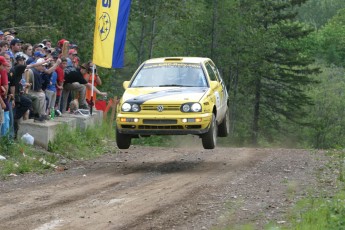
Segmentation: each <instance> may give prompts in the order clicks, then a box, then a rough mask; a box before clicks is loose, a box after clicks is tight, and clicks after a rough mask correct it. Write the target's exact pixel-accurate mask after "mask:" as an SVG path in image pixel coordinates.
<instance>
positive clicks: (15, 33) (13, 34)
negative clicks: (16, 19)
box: [8, 29, 18, 38]
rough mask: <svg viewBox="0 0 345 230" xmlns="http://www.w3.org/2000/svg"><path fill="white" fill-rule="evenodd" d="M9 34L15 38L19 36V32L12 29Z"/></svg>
mask: <svg viewBox="0 0 345 230" xmlns="http://www.w3.org/2000/svg"><path fill="white" fill-rule="evenodd" d="M8 32H10V34H11V35H12V36H13V37H14V38H15V37H16V36H17V35H18V33H17V31H16V30H15V29H10V30H9V31H8Z"/></svg>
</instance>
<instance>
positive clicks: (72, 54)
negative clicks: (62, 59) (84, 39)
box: [67, 49, 79, 68]
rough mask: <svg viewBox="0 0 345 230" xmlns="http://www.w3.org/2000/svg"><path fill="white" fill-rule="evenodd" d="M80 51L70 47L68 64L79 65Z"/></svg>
mask: <svg viewBox="0 0 345 230" xmlns="http://www.w3.org/2000/svg"><path fill="white" fill-rule="evenodd" d="M78 62H79V59H78V52H77V51H76V50H75V49H70V50H69V51H68V57H67V66H73V67H75V68H76V67H78Z"/></svg>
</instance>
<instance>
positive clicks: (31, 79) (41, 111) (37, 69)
mask: <svg viewBox="0 0 345 230" xmlns="http://www.w3.org/2000/svg"><path fill="white" fill-rule="evenodd" d="M45 63H47V61H46V60H44V59H43V58H40V59H38V60H37V61H36V64H37V65H35V66H34V67H32V68H30V69H28V71H27V73H26V75H25V80H26V82H27V83H29V85H30V86H29V89H28V97H29V98H30V99H31V101H32V107H33V113H34V121H35V122H45V120H47V119H48V117H47V115H46V96H45V93H44V92H43V90H42V77H41V75H42V73H43V72H44V71H45V66H44V64H45Z"/></svg>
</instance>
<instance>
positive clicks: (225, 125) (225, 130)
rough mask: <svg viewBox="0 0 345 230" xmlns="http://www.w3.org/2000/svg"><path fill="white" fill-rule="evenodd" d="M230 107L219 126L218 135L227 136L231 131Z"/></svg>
mask: <svg viewBox="0 0 345 230" xmlns="http://www.w3.org/2000/svg"><path fill="white" fill-rule="evenodd" d="M229 115H230V114H229V109H226V113H225V117H224V118H223V121H222V123H220V124H219V126H218V137H227V136H228V135H229V133H230V116H229Z"/></svg>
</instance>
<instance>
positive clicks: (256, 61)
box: [0, 0, 345, 149]
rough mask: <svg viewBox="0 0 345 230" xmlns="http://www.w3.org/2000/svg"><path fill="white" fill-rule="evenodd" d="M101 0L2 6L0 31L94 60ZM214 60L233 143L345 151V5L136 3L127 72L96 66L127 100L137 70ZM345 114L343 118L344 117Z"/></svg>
mask: <svg viewBox="0 0 345 230" xmlns="http://www.w3.org/2000/svg"><path fill="white" fill-rule="evenodd" d="M95 6H96V0H83V1H67V0H59V1H57V0H50V1H43V0H27V1H18V0H2V4H1V8H0V30H2V31H6V30H7V29H10V28H14V29H15V30H16V31H17V32H18V35H17V37H19V38H20V39H22V40H23V41H25V42H28V43H31V44H36V43H39V42H41V41H42V40H43V39H47V38H48V39H50V40H51V41H52V42H53V44H56V43H57V41H58V40H60V39H62V38H64V39H67V40H69V41H71V42H73V43H75V44H77V45H78V47H79V57H80V58H81V61H82V62H86V61H88V60H92V50H93V31H94V23H95ZM165 56H202V57H209V58H211V59H212V60H213V61H214V62H215V64H216V65H217V66H218V68H219V69H220V72H221V74H222V77H223V79H224V80H225V82H226V85H227V89H228V92H229V95H230V108H231V116H230V120H231V135H230V136H229V137H228V138H227V139H224V140H222V142H223V144H227V145H233V146H280V147H293V148H301V147H303V148H320V149H329V148H343V147H345V116H344V113H345V103H342V101H343V100H344V101H345V95H344V89H345V80H344V72H345V71H344V65H345V1H344V0H198V1H196V0H164V1H160V0H132V2H131V9H130V16H129V22H128V30H127V40H126V47H125V66H124V68H121V69H106V68H101V67H99V68H98V71H99V73H100V75H101V77H102V80H103V82H104V84H103V86H102V90H104V91H107V92H108V93H109V95H110V96H119V97H120V96H121V94H122V92H123V88H122V82H123V81H124V80H128V79H129V78H130V77H131V76H132V74H133V73H134V71H135V69H136V68H137V67H138V65H139V64H140V63H142V62H143V61H145V60H146V59H149V58H154V57H165ZM343 116H344V118H343Z"/></svg>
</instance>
